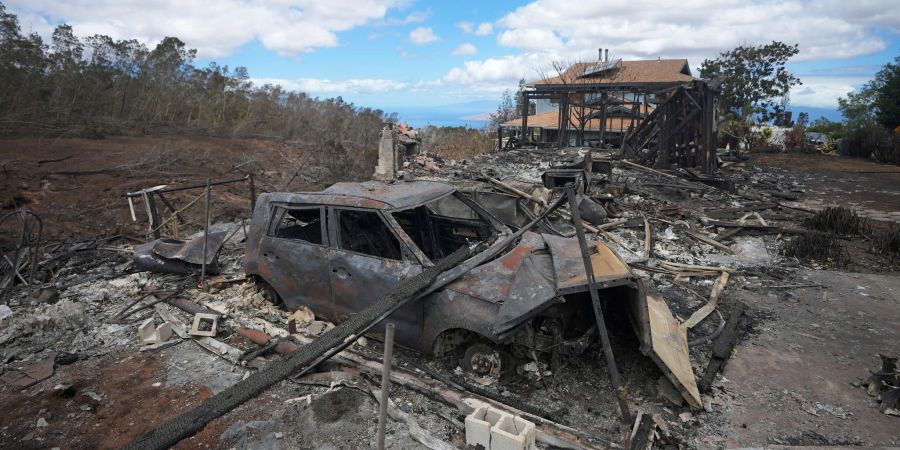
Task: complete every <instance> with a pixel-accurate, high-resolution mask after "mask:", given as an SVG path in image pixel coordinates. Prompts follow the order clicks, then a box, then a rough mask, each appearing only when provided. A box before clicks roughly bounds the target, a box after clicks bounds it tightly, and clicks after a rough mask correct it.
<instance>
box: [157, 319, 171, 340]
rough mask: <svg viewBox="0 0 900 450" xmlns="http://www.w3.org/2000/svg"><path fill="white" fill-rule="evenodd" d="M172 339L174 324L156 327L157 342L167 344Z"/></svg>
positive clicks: (167, 323)
mask: <svg viewBox="0 0 900 450" xmlns="http://www.w3.org/2000/svg"><path fill="white" fill-rule="evenodd" d="M171 337H172V324H171V323H169V322H163V324H162V325H160V326H158V327H156V342H157V343H161V342H166V341H168V340H169V339H170V338H171Z"/></svg>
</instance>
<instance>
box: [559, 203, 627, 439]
mask: <svg viewBox="0 0 900 450" xmlns="http://www.w3.org/2000/svg"><path fill="white" fill-rule="evenodd" d="M566 196H567V197H568V198H569V209H570V210H571V211H570V212H571V213H572V223H573V224H574V225H575V234H576V235H578V245H579V246H580V247H581V258H582V260H583V261H584V272H585V276H586V277H587V282H588V290H589V291H590V293H591V303H592V304H593V306H594V317H595V319H596V320H597V331H599V332H600V333H599V334H600V342H601V343H602V344H603V356H605V357H606V368H607V370H608V371H609V376H610V378H611V379H612V385H613V388H614V389H615V390H616V398H617V399H618V400H619V409H620V410H621V413H622V422H624V423H630V422H631V412H630V411H629V410H628V399H627V398H626V396H625V389H624V388H623V387H622V381H621V380H620V378H619V368H618V367H617V366H616V359H615V357H614V356H613V352H612V347H611V346H610V345H609V334H608V333H607V332H606V320H605V319H604V317H603V308H602V307H601V305H600V294H599V293H598V292H597V285H596V284H595V282H594V266H593V264H591V254H590V252H588V246H587V239H586V238H585V237H584V228H583V227H582V226H581V214H580V213H579V212H578V202H577V201H576V200H575V190H574V189H572V187H571V185H570V186H569V187H567V188H566Z"/></svg>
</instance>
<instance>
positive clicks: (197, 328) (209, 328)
mask: <svg viewBox="0 0 900 450" xmlns="http://www.w3.org/2000/svg"><path fill="white" fill-rule="evenodd" d="M218 324H219V316H218V315H216V314H207V313H197V314H194V324H193V325H192V326H191V331H188V334H190V335H192V336H206V337H215V336H216V326H218Z"/></svg>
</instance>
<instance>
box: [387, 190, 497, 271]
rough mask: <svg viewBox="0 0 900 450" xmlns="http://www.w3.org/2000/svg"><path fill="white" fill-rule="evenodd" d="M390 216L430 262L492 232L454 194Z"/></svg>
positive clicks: (481, 239)
mask: <svg viewBox="0 0 900 450" xmlns="http://www.w3.org/2000/svg"><path fill="white" fill-rule="evenodd" d="M393 216H394V218H395V219H396V220H397V222H398V223H399V224H400V226H401V227H402V228H403V231H405V232H406V234H407V235H409V237H410V238H412V240H413V242H415V244H416V245H417V246H418V247H419V249H420V250H422V253H424V254H425V256H427V257H428V259H430V260H432V261H434V262H437V261H439V260H441V259H443V258H444V257H446V256H447V255H449V254H451V253H453V252H454V251H456V250H457V249H458V248H460V247H462V246H463V245H468V244H471V243H473V242H482V241H484V240H486V239H488V238H490V237H491V235H492V227H491V225H490V223H488V221H486V220H485V219H484V218H483V217H481V216H480V215H479V214H478V213H477V212H476V211H475V210H473V209H472V208H471V207H470V206H469V205H467V204H465V203H464V202H462V201H460V200H459V199H458V198H456V197H454V196H446V197H442V198H439V199H437V200H434V201H431V202H429V203H426V204H424V205H422V206H419V207H416V208H411V209H406V210H403V211H397V212H394V213H393Z"/></svg>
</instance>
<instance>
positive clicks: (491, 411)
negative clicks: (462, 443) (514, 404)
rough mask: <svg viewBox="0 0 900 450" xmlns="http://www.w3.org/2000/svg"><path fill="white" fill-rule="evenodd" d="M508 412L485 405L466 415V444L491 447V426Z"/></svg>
mask: <svg viewBox="0 0 900 450" xmlns="http://www.w3.org/2000/svg"><path fill="white" fill-rule="evenodd" d="M509 416H510V414H509V413H507V412H505V411H503V410H499V409H496V408H492V407H490V406H487V405H483V406H479V407H478V408H475V411H472V414H469V415H468V416H466V444H467V445H471V446H474V447H477V446H479V445H480V446H482V447H483V448H484V449H485V450H490V449H491V428H492V427H493V426H494V425H496V424H497V423H498V422H500V420H501V419H502V418H504V417H509Z"/></svg>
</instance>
